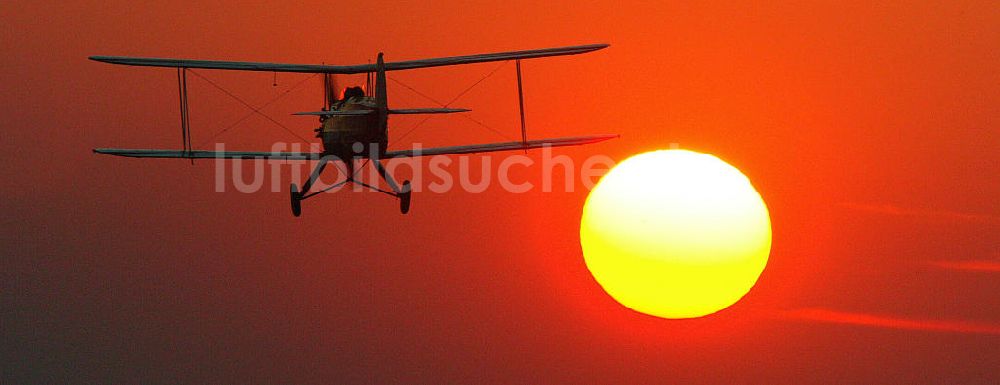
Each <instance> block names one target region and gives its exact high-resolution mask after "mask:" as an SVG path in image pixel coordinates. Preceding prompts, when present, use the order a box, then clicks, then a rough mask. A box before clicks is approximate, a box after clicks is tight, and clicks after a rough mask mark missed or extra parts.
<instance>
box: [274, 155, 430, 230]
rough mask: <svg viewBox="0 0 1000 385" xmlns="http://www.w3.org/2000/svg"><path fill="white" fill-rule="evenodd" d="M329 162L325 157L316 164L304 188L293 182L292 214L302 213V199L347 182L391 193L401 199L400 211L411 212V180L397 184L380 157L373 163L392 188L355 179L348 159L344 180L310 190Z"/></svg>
mask: <svg viewBox="0 0 1000 385" xmlns="http://www.w3.org/2000/svg"><path fill="white" fill-rule="evenodd" d="M327 162H328V161H327V160H323V159H321V160H320V163H319V164H318V165H317V166H316V168H315V169H314V170H313V172H312V173H311V174H310V175H309V180H307V181H306V183H305V184H303V185H302V189H301V190H299V186H297V185H296V184H295V183H292V184H291V185H290V186H289V187H288V190H289V192H288V200H289V203H290V204H291V207H292V215H294V216H296V217H298V216H301V215H302V201H303V200H306V199H307V198H310V197H313V196H316V195H317V194H319V193H322V192H325V191H329V190H332V189H335V188H337V187H340V186H343V185H345V184H347V183H356V184H358V185H361V186H364V187H368V188H370V189H372V190H375V191H378V192H381V193H383V194H386V195H390V196H392V197H393V198H396V199H399V212H400V213H403V214H406V213H409V212H410V202H411V201H410V196H411V195H412V193H413V189H412V188H411V187H410V181H404V182H403V185H402V186H399V185H396V181H395V180H393V179H392V175H389V173H388V172H387V171H386V169H385V166H383V165H382V162H381V161H380V160H378V159H373V161H372V164H374V165H375V169H377V170H378V172H379V175H380V176H381V177H382V179H383V180H385V183H386V184H387V185H389V188H390V190H385V189H382V188H379V187H378V186H373V185H370V184H368V183H365V182H363V181H361V180H359V179H355V178H354V171H355V170H354V169H353V165H352V162H350V161H348V162H345V170H344V175H345V178H344V180H342V181H340V182H338V183H335V184H333V185H330V186H328V187H326V188H323V189H321V190H319V191H314V192H309V189H310V188H311V187H312V185H313V183H315V182H316V181H317V180H319V175H320V174H321V173H322V172H323V169H324V168H325V167H326V163H327Z"/></svg>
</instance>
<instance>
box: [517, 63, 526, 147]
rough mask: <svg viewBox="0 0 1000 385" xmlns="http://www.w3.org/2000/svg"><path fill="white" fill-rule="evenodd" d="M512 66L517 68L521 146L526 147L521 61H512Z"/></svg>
mask: <svg viewBox="0 0 1000 385" xmlns="http://www.w3.org/2000/svg"><path fill="white" fill-rule="evenodd" d="M514 65H515V66H516V67H517V102H518V111H520V112H521V144H523V145H524V146H525V147H527V146H528V131H527V129H525V128H524V90H523V89H522V88H521V59H517V60H514ZM524 153H525V154H527V153H528V149H524Z"/></svg>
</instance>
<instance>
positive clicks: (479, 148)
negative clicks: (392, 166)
mask: <svg viewBox="0 0 1000 385" xmlns="http://www.w3.org/2000/svg"><path fill="white" fill-rule="evenodd" d="M617 137H618V135H591V136H576V137H569V138H552V139H537V140H529V141H526V142H502V143H484V144H470V145H465V146H452V147H434V148H424V149H420V151H417V150H415V149H412V150H401V151H388V152H386V153H385V155H384V156H383V158H386V159H389V158H411V157H416V156H431V155H457V154H475V153H480V152H494V151H509V150H529V149H532V148H542V147H561V146H579V145H584V144H591V143H597V142H603V141H605V140H608V139H614V138H617Z"/></svg>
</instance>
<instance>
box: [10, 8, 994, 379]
mask: <svg viewBox="0 0 1000 385" xmlns="http://www.w3.org/2000/svg"><path fill="white" fill-rule="evenodd" d="M0 21H2V22H3V24H4V25H5V26H6V28H5V29H4V31H3V32H0V43H2V45H0V46H2V47H4V54H3V56H2V59H0V63H2V67H0V68H2V71H0V80H2V83H3V84H4V89H5V92H2V93H0V105H2V106H3V107H0V108H2V109H3V115H2V116H3V118H4V119H3V120H4V123H3V128H4V133H5V140H3V141H0V146H2V150H3V153H4V154H7V155H6V156H5V162H4V165H3V167H0V172H2V174H0V175H2V176H3V181H4V182H2V183H0V193H2V194H3V199H2V202H3V203H2V205H3V211H4V212H5V213H6V215H5V216H4V219H3V220H2V221H3V222H2V223H3V234H4V236H3V240H2V243H0V245H2V247H3V250H5V251H6V256H5V258H4V264H3V265H4V266H3V268H2V269H0V277H2V282H3V285H4V288H3V289H2V291H0V298H2V301H3V302H2V303H3V309H4V312H3V316H2V317H3V318H2V321H3V325H4V326H3V333H4V339H5V341H8V342H5V343H3V344H2V345H3V348H2V349H3V351H4V356H6V357H13V358H10V359H7V360H6V361H7V364H5V368H4V370H3V371H2V373H3V376H4V377H9V378H10V379H11V380H12V382H28V380H41V379H51V380H52V381H50V382H66V381H77V380H93V381H97V382H113V383H115V382H118V383H120V382H126V383H127V382H195V383H204V382H220V381H224V380H229V381H241V382H242V381H254V382H279V381H280V382H286V380H287V382H295V383H301V382H327V381H323V380H324V379H331V378H343V379H346V380H347V381H349V382H374V383H387V382H405V383H413V382H429V381H432V380H434V379H440V380H444V382H476V380H484V381H486V382H526V381H527V382H579V381H599V382H663V381H668V382H669V381H685V382H704V383H713V382H722V381H725V382H730V381H732V380H745V381H749V382H775V381H780V382H785V381H791V382H807V381H813V380H816V381H823V382H827V381H830V382H862V383H865V382H867V383H870V382H879V383H884V382H908V383H913V382H934V383H940V382H991V381H996V380H997V373H996V365H995V363H994V362H993V361H991V360H989V359H987V357H996V356H1000V339H998V336H997V334H996V333H995V331H996V330H997V329H998V327H1000V326H998V325H1000V311H998V309H1000V299H998V298H1000V297H998V296H997V295H996V293H997V292H1000V283H998V282H1000V280H998V279H997V278H998V275H997V274H998V273H997V271H996V269H995V266H996V263H997V261H998V259H1000V235H998V234H1000V204H998V203H997V202H998V201H997V197H1000V173H998V171H997V170H998V169H997V167H998V165H1000V151H998V150H1000V134H998V131H997V126H996V124H997V122H998V121H1000V71H998V69H1000V68H998V63H1000V28H997V26H998V25H1000V7H998V6H997V5H996V4H994V3H992V2H939V3H931V2H901V3H896V4H882V5H871V4H868V2H857V3H853V4H851V3H846V2H830V3H812V4H802V3H801V2H788V3H787V4H777V3H774V2H768V3H766V4H756V5H741V6H733V5H731V4H728V3H727V2H720V3H719V4H709V5H697V6H695V5H685V4H679V5H667V4H658V2H652V3H649V4H621V3H611V2H608V3H599V2H592V3H584V2H565V3H564V4H557V3H555V2H534V1H525V2H489V3H474V2H466V1H453V2H452V1H442V2H435V3H434V4H425V5H417V4H412V5H411V4H407V5H400V4H396V3H395V2H393V3H385V4H361V5H342V4H339V3H338V2H330V1H325V2H314V3H312V4H307V5H301V6H295V7H292V6H286V5H284V4H280V3H273V4H264V5H245V4H236V3H230V4H225V3H223V4H206V5H194V4H165V5H146V4H137V3H133V2H106V1H105V2H94V3H93V4H90V3H87V2H58V3H55V2H53V3H47V2H40V1H39V2H5V3H2V4H0ZM600 42H607V43H611V44H612V46H611V48H609V49H606V50H603V51H599V52H596V53H592V54H587V55H583V56H577V57H571V58H552V59H548V60H532V61H526V62H524V63H523V65H524V77H525V85H524V86H525V92H526V96H525V98H526V111H527V122H528V127H529V136H530V137H533V138H541V137H559V136H571V135H578V134H597V133H620V134H621V136H622V137H621V139H617V140H614V141H611V142H606V143H601V144H597V145H591V146H585V147H580V148H570V149H563V150H558V151H557V152H558V153H561V154H567V155H570V156H572V157H573V158H574V159H579V160H581V161H582V159H584V158H585V157H586V156H588V155H590V154H595V153H599V154H606V155H609V156H611V157H612V158H615V159H617V160H622V159H624V158H625V157H627V156H629V155H631V154H635V153H639V152H643V151H647V150H652V149H659V148H666V147H668V146H669V145H670V144H671V143H679V144H680V146H681V147H682V148H687V149H692V150H696V151H701V152H708V153H712V154H715V155H717V156H719V157H720V158H722V159H724V160H726V161H727V162H729V163H731V164H733V165H734V166H736V167H738V168H740V169H741V170H742V171H743V172H744V173H745V174H746V175H747V176H748V177H749V178H750V179H751V181H753V183H754V185H755V187H756V188H757V189H758V190H759V191H760V193H761V195H762V196H763V198H764V200H765V201H766V202H767V204H768V207H769V209H770V212H771V220H772V223H773V231H774V246H773V249H772V254H771V260H770V263H769V265H768V267H767V268H766V269H765V271H764V273H763V275H762V277H761V279H760V280H759V281H758V283H757V286H756V287H755V288H754V289H753V290H752V291H751V292H750V294H749V295H748V296H747V297H745V298H744V299H743V300H742V301H741V302H739V303H738V304H737V305H735V306H734V307H732V308H730V309H728V310H725V311H723V312H720V313H718V314H715V315H712V316H710V317H707V318H702V319H695V320H684V321H670V320H662V319H656V318H653V317H649V316H645V315H641V314H638V313H635V312H632V311H630V310H628V309H626V308H623V307H621V306H620V305H618V304H616V303H615V302H614V301H613V300H612V299H611V298H610V297H608V296H607V295H605V294H604V293H603V292H602V291H601V289H600V287H599V286H598V285H597V284H596V282H594V281H593V279H592V277H591V276H590V274H589V273H588V272H587V270H586V267H585V266H584V263H583V259H582V256H581V252H580V247H579V240H578V226H579V217H580V210H581V208H582V205H583V202H584V199H585V198H586V191H582V190H581V189H577V191H575V192H571V193H567V192H560V191H559V190H557V192H554V193H542V192H540V191H537V190H536V191H533V192H530V193H526V194H512V193H508V192H505V191H503V190H502V189H500V188H491V189H490V190H488V191H486V192H484V193H480V194H471V193H466V192H461V191H454V192H450V193H445V194H437V193H428V192H425V193H421V194H415V195H414V198H413V199H414V206H413V210H412V211H411V213H410V215H408V216H405V217H403V216H400V215H399V214H398V212H397V211H396V206H395V203H393V202H391V201H389V200H388V199H385V197H383V196H376V195H375V194H367V193H365V194H349V193H339V194H334V195H328V196H324V197H321V198H319V199H315V200H310V201H308V202H307V204H306V212H305V215H304V216H303V217H302V218H297V219H296V218H293V217H292V216H291V215H290V214H289V213H288V207H287V206H288V202H287V192H285V191H282V192H276V193H269V192H261V193H256V194H240V193H236V192H227V193H215V192H213V186H214V184H213V181H214V179H213V175H214V168H213V165H212V164H211V162H198V163H196V164H195V165H194V166H190V165H189V164H187V163H186V162H182V161H169V160H148V161H139V160H130V159H119V158H110V157H101V156H96V155H93V154H92V153H91V152H90V149H91V148H94V147H138V148H151V147H161V148H173V147H176V146H177V145H178V143H177V142H178V141H179V138H178V132H177V131H179V130H178V127H177V124H178V123H177V122H178V117H177V106H176V89H175V79H174V78H173V76H174V73H173V72H172V71H171V70H169V69H151V68H128V67H117V66H111V65H107V64H102V63H95V62H91V61H88V60H86V57H87V56H89V55H134V56H157V57H185V58H201V59H220V60H253V61H278V62H293V63H294V62H302V63H319V62H325V63H331V64H334V63H335V64H354V63H364V62H366V61H368V60H369V59H371V58H373V57H374V55H375V54H376V53H377V52H378V51H383V52H385V54H386V57H387V59H388V60H390V61H391V60H405V59H415V58H421V57H433V56H449V55H456V54H469V53H480V52H492V51H505V50H515V49H529V48H541V47H549V46H563V45H574V44H586V43H600ZM495 67H496V65H495V64H490V63H487V64H481V65H475V66H467V67H461V68H438V69H429V70H425V71H406V72H399V73H394V74H391V76H392V77H394V78H396V79H397V80H399V81H402V82H404V83H406V84H409V85H411V86H413V87H415V88H417V89H418V90H421V92H424V93H426V94H428V95H430V96H432V97H434V98H435V99H439V100H450V99H451V98H452V97H454V96H455V95H456V94H458V93H459V92H461V91H462V90H463V89H465V88H466V87H467V86H468V85H470V84H472V83H473V82H475V81H477V80H478V79H480V78H481V77H482V76H484V75H485V74H486V73H488V72H489V71H491V70H492V69H494V68H495ZM199 73H200V74H203V75H205V76H207V77H209V78H210V79H212V80H213V81H215V82H217V83H219V84H221V85H223V86H225V87H226V88H227V89H229V90H231V91H232V92H234V93H236V94H238V95H241V97H244V98H245V99H246V100H247V101H248V102H250V103H251V104H255V105H259V104H262V103H264V102H266V101H267V100H269V99H271V98H272V97H274V96H276V95H279V94H281V93H283V92H285V91H286V90H288V89H289V87H290V86H291V85H293V84H294V83H296V82H297V81H299V80H302V79H303V78H305V77H306V76H307V75H297V74H279V75H277V81H278V86H277V87H272V86H271V84H272V80H273V79H272V75H271V74H257V73H251V74H234V73H221V72H218V71H200V72H199ZM355 79H356V80H358V81H360V80H361V79H360V78H355ZM348 80H350V79H346V78H345V79H342V81H343V82H344V83H345V84H346V83H347V81H348ZM190 81H191V86H190V90H191V111H192V124H193V134H194V140H193V142H194V143H195V144H196V145H198V144H199V143H203V142H204V141H205V140H207V139H209V138H210V137H211V135H213V134H215V133H216V132H218V131H219V130H221V129H222V128H224V127H225V126H228V125H230V124H231V123H232V122H233V121H234V120H235V119H238V118H239V117H241V116H243V115H244V114H245V113H246V109H245V108H244V107H243V106H241V105H240V104H239V103H237V102H235V101H233V100H232V99H229V98H228V97H227V96H225V95H224V94H222V93H221V92H219V91H218V90H216V89H214V88H212V87H211V86H210V85H208V84H207V83H205V82H204V81H201V79H192V80H190ZM389 92H390V96H389V100H390V104H391V105H393V106H398V107H434V105H433V104H431V103H429V102H428V101H426V100H423V99H422V98H421V97H420V96H418V95H416V94H415V93H413V92H411V91H409V90H407V89H405V88H403V87H399V86H398V85H397V84H396V83H390V88H389ZM321 100H322V99H321V93H320V89H319V80H318V78H317V79H314V81H313V82H312V83H311V84H308V85H306V86H304V87H302V88H300V89H297V90H295V91H292V92H291V93H289V94H288V96H287V97H286V98H284V99H282V101H281V102H279V103H276V104H274V105H272V106H269V107H268V108H266V109H265V110H264V112H265V113H267V114H268V115H269V116H272V117H274V118H275V119H277V120H279V121H280V122H282V123H283V124H286V125H288V126H289V127H290V128H292V129H293V130H295V131H296V132H298V133H299V134H300V135H302V136H307V135H310V134H311V129H312V128H313V127H314V126H315V121H314V120H313V119H311V118H301V117H292V116H289V115H288V114H290V113H291V112H295V111H308V110H313V109H316V108H318V107H319V106H320V103H321ZM516 101H517V99H516V88H515V83H514V68H513V64H512V63H508V64H506V65H504V66H503V67H501V68H500V70H499V71H498V72H497V73H496V74H495V75H494V76H492V77H490V78H489V79H487V80H486V81H484V82H483V83H482V84H480V85H479V86H478V87H476V88H475V89H473V90H472V91H471V92H470V93H469V94H467V95H465V96H464V97H463V98H461V99H460V100H459V101H458V102H456V103H455V104H454V106H456V107H469V108H472V109H473V110H474V112H473V113H472V115H471V116H472V117H474V118H476V119H477V120H480V121H483V122H484V123H486V124H488V125H490V126H491V127H495V128H497V129H500V130H501V131H503V132H505V133H507V135H508V136H509V137H517V136H518V132H517V126H516V125H517V106H516ZM418 121H419V118H409V117H400V118H394V119H393V120H392V122H391V125H392V126H391V128H390V135H392V134H393V133H395V134H400V133H402V132H406V131H409V129H410V128H412V127H413V126H414V125H415V124H416V123H417V122H418ZM218 139H219V140H221V141H224V142H225V143H227V146H228V147H229V148H231V149H262V150H267V149H269V146H270V144H271V143H273V142H275V141H294V140H295V138H294V137H293V136H291V135H289V134H288V133H286V132H284V131H283V130H281V129H280V128H278V127H276V126H275V125H273V124H272V123H270V122H268V121H267V120H266V119H263V118H260V117H252V118H250V119H248V120H246V121H245V124H241V125H240V126H238V127H236V128H233V129H232V130H230V131H227V132H226V133H223V134H221V135H220V136H219V137H218ZM498 140H504V139H502V138H501V137H500V136H498V135H496V134H494V133H491V132H489V131H487V130H484V129H482V128H481V127H478V126H477V125H475V124H474V123H471V122H470V121H468V120H465V119H462V118H460V117H435V118H433V119H431V120H430V121H428V122H427V123H425V124H424V125H423V126H421V127H420V128H419V129H417V130H416V131H414V132H413V133H412V134H410V135H409V136H407V137H406V138H405V140H404V141H403V143H401V144H400V143H394V144H393V145H392V146H400V147H402V146H405V145H406V144H408V143H410V142H413V141H419V142H421V143H424V144H425V145H426V146H430V145H448V144H462V143H475V142H490V141H498ZM534 157H535V159H536V160H537V159H539V155H535V156H534ZM480 159H481V158H479V157H472V160H473V164H476V165H478V164H479V163H477V162H478V161H479V160H480ZM497 159H499V158H497ZM521 170H522V171H521V172H519V173H515V175H514V179H520V180H527V181H532V182H534V183H536V185H537V184H538V183H540V180H539V179H540V178H539V176H538V175H539V172H538V170H537V166H536V168H535V169H529V168H523V169H521ZM955 266H964V267H969V266H980V267H982V266H986V267H987V268H979V269H976V268H956V267H955ZM991 266H992V267H993V268H992V269H991V268H990V267H991ZM898 325H905V326H906V327H899V326H898ZM921 325H926V326H927V327H926V328H921V327H920V326H921ZM948 325H957V326H956V327H954V328H950V329H949V327H948ZM968 325H974V326H975V327H969V326H968ZM984 331H986V332H984ZM994 361H995V360H994ZM5 382H6V381H5Z"/></svg>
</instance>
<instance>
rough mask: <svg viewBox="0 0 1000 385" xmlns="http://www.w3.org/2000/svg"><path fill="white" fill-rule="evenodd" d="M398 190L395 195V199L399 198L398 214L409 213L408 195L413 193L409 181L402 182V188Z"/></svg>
mask: <svg viewBox="0 0 1000 385" xmlns="http://www.w3.org/2000/svg"><path fill="white" fill-rule="evenodd" d="M399 190H400V191H399V192H398V193H396V198H399V212H400V213H403V214H406V213H408V212H410V194H411V193H413V191H411V190H410V181H403V187H402V188H400V189H399Z"/></svg>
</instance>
